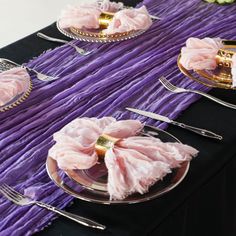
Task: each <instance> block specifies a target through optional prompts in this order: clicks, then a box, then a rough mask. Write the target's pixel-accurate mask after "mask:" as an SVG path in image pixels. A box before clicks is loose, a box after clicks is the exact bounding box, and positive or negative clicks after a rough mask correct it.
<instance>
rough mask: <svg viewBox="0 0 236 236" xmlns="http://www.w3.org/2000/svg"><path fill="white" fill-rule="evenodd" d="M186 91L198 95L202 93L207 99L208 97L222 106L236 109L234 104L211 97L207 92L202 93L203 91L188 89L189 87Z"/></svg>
mask: <svg viewBox="0 0 236 236" xmlns="http://www.w3.org/2000/svg"><path fill="white" fill-rule="evenodd" d="M188 91H189V92H193V93H196V94H199V95H202V96H204V97H206V98H208V99H210V100H212V101H214V102H217V103H219V104H221V105H223V106H226V107H229V108H232V109H236V105H234V104H231V103H228V102H224V101H222V100H220V99H219V98H216V97H213V96H211V95H209V94H207V93H204V92H201V91H198V90H190V89H188Z"/></svg>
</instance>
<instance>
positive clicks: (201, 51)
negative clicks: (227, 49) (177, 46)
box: [180, 38, 236, 87]
mask: <svg viewBox="0 0 236 236" xmlns="http://www.w3.org/2000/svg"><path fill="white" fill-rule="evenodd" d="M223 47H224V45H223V43H222V39H220V38H204V39H198V38H189V39H188V40H187V41H186V47H183V48H182V49H181V58H180V63H181V64H182V65H183V67H184V68H186V69H187V70H214V69H215V68H216V67H217V63H216V55H217V52H218V51H219V49H221V48H223ZM231 73H232V81H233V83H232V86H233V87H235V86H236V55H235V54H234V55H233V57H232V68H231Z"/></svg>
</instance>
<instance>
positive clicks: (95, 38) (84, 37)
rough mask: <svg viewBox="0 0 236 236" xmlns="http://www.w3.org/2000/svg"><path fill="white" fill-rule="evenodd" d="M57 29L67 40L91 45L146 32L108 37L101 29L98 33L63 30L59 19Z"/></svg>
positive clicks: (117, 40)
mask: <svg viewBox="0 0 236 236" xmlns="http://www.w3.org/2000/svg"><path fill="white" fill-rule="evenodd" d="M57 29H58V30H59V31H60V32H61V33H62V34H64V35H65V36H67V37H69V38H72V39H77V40H80V41H86V42H92V43H112V42H119V41H124V40H128V39H132V38H134V37H137V36H139V35H141V34H143V33H144V32H145V31H146V30H137V31H129V32H125V33H117V34H110V35H108V34H103V33H102V29H101V30H98V31H92V30H88V29H77V28H73V27H71V28H66V29H63V28H61V27H60V19H59V20H58V21H57Z"/></svg>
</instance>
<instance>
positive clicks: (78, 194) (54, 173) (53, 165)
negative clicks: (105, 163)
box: [46, 126, 190, 204]
mask: <svg viewBox="0 0 236 236" xmlns="http://www.w3.org/2000/svg"><path fill="white" fill-rule="evenodd" d="M143 133H144V134H145V135H148V136H152V137H157V138H160V139H161V140H162V141H164V142H180V141H179V140H178V139H177V138H176V137H174V136H173V135H171V134H169V133H167V132H166V131H163V130H159V129H157V128H155V127H151V126H145V127H144V129H143ZM189 165H190V162H183V163H182V165H181V166H180V167H179V168H176V169H173V170H172V173H169V174H167V175H166V176H165V177H164V178H163V180H160V181H157V182H156V183H155V184H154V185H153V186H151V187H150V188H149V191H148V192H147V193H145V194H139V193H135V194H132V195H130V196H128V197H127V198H125V199H123V200H112V201H111V200H110V199H109V195H108V193H107V192H105V191H103V190H97V189H94V186H91V185H90V186H89V187H88V186H81V185H80V184H78V183H77V182H75V181H74V180H72V179H71V178H69V177H68V176H67V175H66V174H65V172H63V171H62V170H59V168H58V166H57V162H56V161H55V160H54V159H52V158H51V157H47V161H46V169H47V172H48V175H49V177H50V178H51V179H52V181H53V182H54V183H55V184H56V185H57V186H58V187H59V188H61V189H63V190H64V191H65V192H66V193H68V194H70V195H72V196H74V197H75V198H78V199H81V200H84V201H88V202H93V203H99V204H132V203H140V202H145V201H148V200H151V199H154V198H157V197H159V196H161V195H163V194H165V193H167V192H169V191H170V190H172V189H174V188H175V187H176V186H178V185H179V184H180V183H181V182H182V180H183V179H184V177H185V176H186V174H187V173H188V170H189ZM102 168H103V167H102ZM93 171H94V169H93ZM97 171H98V172H99V168H97ZM81 172H82V171H81ZM83 172H84V171H83ZM98 172H97V173H98ZM91 173H92V172H90V174H89V175H87V178H88V179H89V182H90V183H94V185H96V184H97V183H95V178H93V177H92V176H91ZM97 173H94V176H96V174H97ZM81 176H82V177H81V178H83V176H84V175H81ZM88 179H86V180H88ZM106 179H107V173H104V175H103V176H100V178H98V179H97V180H96V182H98V183H99V184H100V185H101V186H103V185H106V183H105V181H104V180H106Z"/></svg>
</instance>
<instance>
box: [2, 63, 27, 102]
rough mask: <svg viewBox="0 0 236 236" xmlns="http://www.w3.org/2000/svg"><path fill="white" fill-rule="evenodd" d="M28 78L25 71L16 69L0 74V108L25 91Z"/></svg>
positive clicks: (19, 68)
mask: <svg viewBox="0 0 236 236" xmlns="http://www.w3.org/2000/svg"><path fill="white" fill-rule="evenodd" d="M29 81H30V77H29V74H28V73H27V71H26V69H24V68H21V67H17V68H13V69H10V70H7V71H4V72H2V73H0V106H4V105H6V104H7V103H9V102H10V101H11V100H12V99H13V98H15V97H16V96H17V95H21V94H22V93H23V92H25V91H26V90H27V87H28V85H29Z"/></svg>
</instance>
